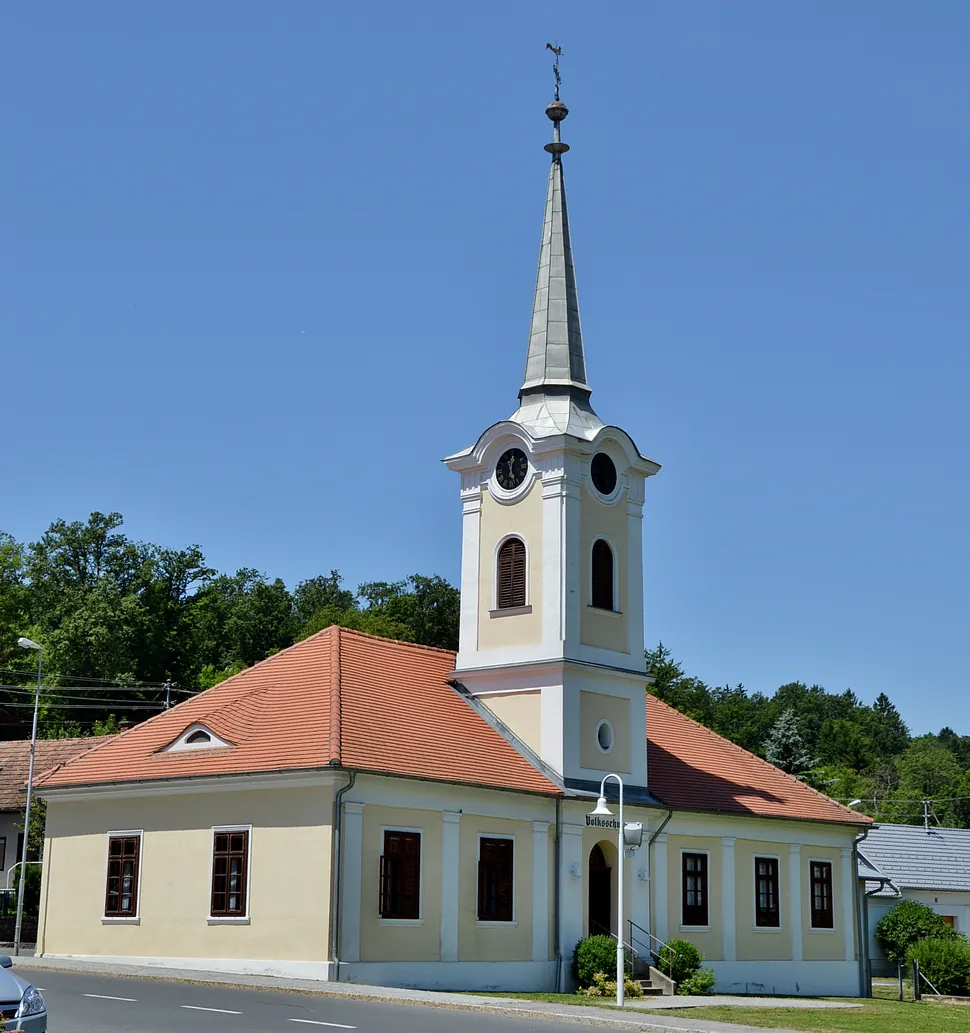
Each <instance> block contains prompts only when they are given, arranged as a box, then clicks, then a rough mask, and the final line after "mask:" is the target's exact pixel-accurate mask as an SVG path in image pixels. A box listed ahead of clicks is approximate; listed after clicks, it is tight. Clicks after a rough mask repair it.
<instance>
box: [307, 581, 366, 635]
mask: <svg viewBox="0 0 970 1033" xmlns="http://www.w3.org/2000/svg"><path fill="white" fill-rule="evenodd" d="M343 580H344V579H343V578H342V577H341V575H340V571H339V570H331V571H330V573H329V574H327V575H323V574H321V575H319V576H317V577H311V578H307V580H306V581H301V582H300V583H299V584H298V585H297V586H296V588H295V589H294V591H293V609H294V613H295V616H296V619H297V622H298V623H299V624H300V625H301V626H305V625H306V624H307V622H308V621H309V620H310V619H311V618H312V617H313V616H314V615H315V614H316V613H318V612H319V611H320V610H323V609H328V608H330V609H335V610H356V609H358V606H357V599H356V597H355V596H354V593H353V592H351V591H350V589H349V588H344V587H343Z"/></svg>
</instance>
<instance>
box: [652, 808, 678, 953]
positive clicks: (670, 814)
mask: <svg viewBox="0 0 970 1033" xmlns="http://www.w3.org/2000/svg"><path fill="white" fill-rule="evenodd" d="M673 816H674V809H673V807H671V808H670V810H669V811H667V817H666V818H664V820H663V821H662V822H661V823H660V825H659V826H658V827H657V831H656V832H654V834H653V835H652V836H651V837H650V838H649V839H648V840H647V871H648V873H649V874H650V876H651V879H650V921H649V922H648V923H647V924H648V925H649V926H650V928H649V929H648V930H647V932H648V933H649V934H650V935H651V936H653V937H655V933H654V931H653V930H654V928H655V926H654V924H653V911H654V908H653V855H652V854H651V853H650V851H651V850H652V849H653V843H654V840H655V839H656V838H657V836H659V835H660V833H661V832H663V830H664V829H665V828H666V827H667V823H668V822H669V821H670V819H671V818H672V817H673ZM650 949H651V948H650V944H649V943H648V944H647V950H648V951H649V950H650Z"/></svg>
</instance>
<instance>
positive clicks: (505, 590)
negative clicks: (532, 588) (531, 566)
mask: <svg viewBox="0 0 970 1033" xmlns="http://www.w3.org/2000/svg"><path fill="white" fill-rule="evenodd" d="M511 606H525V545H524V544H523V542H522V541H521V539H519V538H509V539H508V541H506V542H503V544H502V548H501V549H499V551H498V608H499V609H500V610H507V609H508V608H509V607H511Z"/></svg>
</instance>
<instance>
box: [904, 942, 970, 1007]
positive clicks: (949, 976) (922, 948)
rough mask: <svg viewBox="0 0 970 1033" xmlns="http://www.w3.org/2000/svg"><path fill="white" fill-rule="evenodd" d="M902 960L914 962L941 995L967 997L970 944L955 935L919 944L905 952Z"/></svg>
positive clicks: (969, 992) (969, 990) (969, 974)
mask: <svg viewBox="0 0 970 1033" xmlns="http://www.w3.org/2000/svg"><path fill="white" fill-rule="evenodd" d="M947 928H949V926H948V927H947ZM906 960H907V961H908V962H910V964H912V962H913V961H914V960H915V961H918V962H919V970H920V972H921V973H922V974H923V975H924V976H926V978H927V979H928V980H929V981H930V982H931V983H932V984H933V986H934V987H936V989H937V990H939V992H940V993H941V994H959V995H964V994H970V943H967V941H966V940H965V939H964V938H963V937H962V936H960V935H959V934H957V935H955V936H947V937H939V936H929V937H927V938H926V939H924V940H920V941H919V942H918V943H914V944H913V945H912V946H911V947H910V948H909V951H908V952H907V954H906ZM923 989H924V990H925V989H926V988H925V987H924V988H923Z"/></svg>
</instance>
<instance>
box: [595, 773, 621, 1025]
mask: <svg viewBox="0 0 970 1033" xmlns="http://www.w3.org/2000/svg"><path fill="white" fill-rule="evenodd" d="M610 778H615V779H616V784H617V785H618V786H619V788H620V831H619V832H618V833H617V837H616V847H617V855H618V860H617V873H616V1006H617V1008H622V1007H623V991H624V989H625V988H624V986H623V982H624V979H625V976H626V964H625V960H624V956H623V853H624V851H625V850H626V840H625V836H624V824H623V779H622V778H620V776H619V775H615V774H613V773H612V772H610V774H608V775H606V776H605V777H604V778H603V781H602V782H600V795H599V799H598V800H597V801H596V809H595V810H594V811H593V812H592V813H593V814H599V815H603V816H607V817H612V816H613V812H612V811H611V810H610V809H609V807H607V806H606V781H607V779H610Z"/></svg>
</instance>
